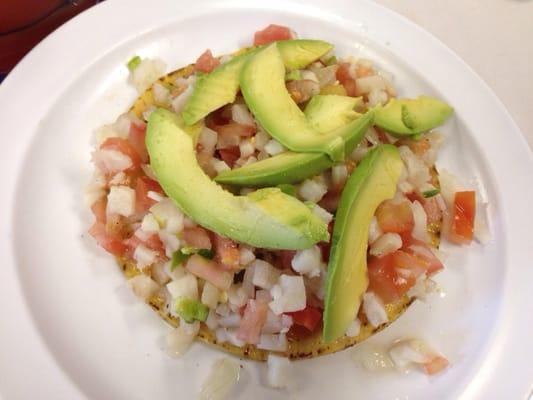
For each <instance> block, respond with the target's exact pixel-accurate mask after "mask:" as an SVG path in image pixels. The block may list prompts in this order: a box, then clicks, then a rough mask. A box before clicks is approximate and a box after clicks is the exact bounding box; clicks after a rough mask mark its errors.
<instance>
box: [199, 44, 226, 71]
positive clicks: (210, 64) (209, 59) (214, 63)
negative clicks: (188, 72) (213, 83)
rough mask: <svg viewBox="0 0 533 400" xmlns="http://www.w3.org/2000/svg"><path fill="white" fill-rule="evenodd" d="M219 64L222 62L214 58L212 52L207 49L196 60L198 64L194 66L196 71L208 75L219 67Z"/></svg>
mask: <svg viewBox="0 0 533 400" xmlns="http://www.w3.org/2000/svg"><path fill="white" fill-rule="evenodd" d="M219 64H220V61H219V60H218V59H217V58H215V57H213V54H211V50H209V49H207V50H206V51H204V52H203V53H202V55H201V56H200V57H198V59H197V60H196V63H195V64H194V69H195V70H196V71H201V72H206V73H208V72H211V71H212V70H214V69H215V68H216V67H218V66H219Z"/></svg>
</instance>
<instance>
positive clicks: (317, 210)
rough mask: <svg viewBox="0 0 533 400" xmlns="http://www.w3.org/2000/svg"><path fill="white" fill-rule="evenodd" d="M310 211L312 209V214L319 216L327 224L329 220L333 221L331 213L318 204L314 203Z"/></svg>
mask: <svg viewBox="0 0 533 400" xmlns="http://www.w3.org/2000/svg"><path fill="white" fill-rule="evenodd" d="M312 211H313V214H315V215H316V216H317V217H318V218H320V219H321V220H322V221H324V223H326V224H329V223H330V222H331V221H333V214H331V213H330V212H328V211H327V210H325V209H323V208H322V207H320V206H319V205H318V204H315V205H314V206H313V210H312Z"/></svg>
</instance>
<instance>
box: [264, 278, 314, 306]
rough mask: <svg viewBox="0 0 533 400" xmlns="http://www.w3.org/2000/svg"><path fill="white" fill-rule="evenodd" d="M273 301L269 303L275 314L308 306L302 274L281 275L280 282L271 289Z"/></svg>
mask: <svg viewBox="0 0 533 400" xmlns="http://www.w3.org/2000/svg"><path fill="white" fill-rule="evenodd" d="M270 294H271V296H272V299H273V300H272V301H271V302H270V303H269V307H270V309H271V310H272V311H273V312H274V314H282V313H284V312H292V311H300V310H303V309H304V308H305V306H306V294H305V285H304V280H303V278H302V277H301V276H289V275H281V276H280V278H279V280H278V283H277V284H276V285H274V286H273V287H272V289H270Z"/></svg>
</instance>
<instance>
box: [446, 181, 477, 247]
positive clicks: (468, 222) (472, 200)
mask: <svg viewBox="0 0 533 400" xmlns="http://www.w3.org/2000/svg"><path fill="white" fill-rule="evenodd" d="M475 217H476V192H474V191H465V192H457V193H455V199H454V202H453V211H452V216H451V226H450V230H449V232H448V240H450V241H451V242H453V243H457V244H470V242H471V241H472V238H473V237H474V219H475Z"/></svg>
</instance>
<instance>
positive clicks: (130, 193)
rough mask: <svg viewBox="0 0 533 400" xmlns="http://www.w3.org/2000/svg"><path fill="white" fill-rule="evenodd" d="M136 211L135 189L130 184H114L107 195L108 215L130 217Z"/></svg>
mask: <svg viewBox="0 0 533 400" xmlns="http://www.w3.org/2000/svg"><path fill="white" fill-rule="evenodd" d="M134 212H135V190H133V189H132V188H130V187H128V186H112V187H111V189H110V191H109V194H108V195H107V208H106V213H107V215H113V214H118V215H122V216H124V217H130V216H132V215H133V213H134Z"/></svg>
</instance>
